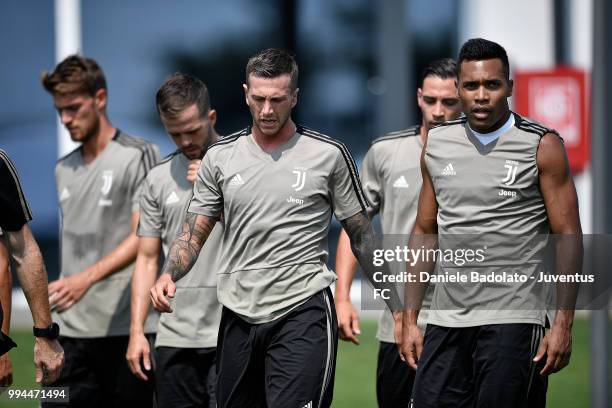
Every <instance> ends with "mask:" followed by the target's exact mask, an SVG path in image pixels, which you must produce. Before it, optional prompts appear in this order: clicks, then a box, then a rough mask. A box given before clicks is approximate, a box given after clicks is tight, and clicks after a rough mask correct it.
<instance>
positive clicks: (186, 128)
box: [126, 74, 221, 408]
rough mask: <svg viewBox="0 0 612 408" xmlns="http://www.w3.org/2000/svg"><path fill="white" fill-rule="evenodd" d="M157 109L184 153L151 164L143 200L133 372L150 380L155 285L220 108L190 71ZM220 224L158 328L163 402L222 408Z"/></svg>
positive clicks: (170, 84) (166, 90) (168, 86)
mask: <svg viewBox="0 0 612 408" xmlns="http://www.w3.org/2000/svg"><path fill="white" fill-rule="evenodd" d="M156 103H157V111H158V113H159V117H160V119H161V121H162V123H163V124H164V127H165V128H166V132H167V133H168V134H169V135H170V137H171V138H172V140H173V141H174V143H175V144H176V146H177V147H178V150H176V151H175V152H174V153H172V154H171V155H170V156H168V157H167V158H166V159H164V160H163V161H162V162H161V163H160V164H158V165H157V166H156V167H154V168H153V169H151V171H150V172H149V174H148V175H147V178H146V179H145V184H144V188H143V193H142V197H141V199H140V203H141V204H140V225H139V227H138V235H139V237H140V238H139V243H138V257H137V259H136V268H135V270H134V278H133V281H132V310H131V311H132V320H131V326H130V344H129V347H128V351H127V356H126V357H127V359H128V363H129V364H130V368H131V370H132V372H133V373H134V374H135V375H136V376H138V378H141V379H142V380H145V381H146V380H147V379H148V377H147V375H146V373H145V372H144V371H143V369H142V365H141V361H142V363H143V365H144V368H145V370H150V369H151V357H150V348H149V342H148V340H147V338H146V337H145V333H144V325H145V318H146V316H147V312H148V310H149V303H150V300H149V290H150V289H151V287H152V286H153V285H154V284H155V279H156V278H157V272H158V269H159V268H158V259H159V255H160V252H161V250H162V246H163V249H164V253H166V254H167V251H168V247H169V245H170V244H171V243H172V240H173V239H174V238H176V236H177V235H178V234H179V232H180V231H181V228H182V226H183V220H184V218H185V213H186V211H187V206H188V205H189V201H190V199H191V196H192V194H193V182H194V181H195V179H196V173H197V170H198V168H199V165H200V161H201V160H202V157H204V154H205V153H206V150H207V149H208V147H209V146H210V145H211V144H212V143H214V142H216V141H217V140H218V139H219V135H217V133H216V132H215V129H214V125H215V121H216V119H217V113H216V112H215V110H214V109H211V107H210V97H209V94H208V89H207V88H206V85H204V83H202V81H200V80H199V79H197V78H194V77H192V76H189V75H185V74H174V75H172V76H170V77H169V78H168V79H167V80H166V81H165V82H164V83H163V84H162V86H161V87H160V88H159V90H158V91H157V97H156ZM220 237H221V224H220V223H219V224H217V225H216V226H215V229H214V231H213V233H212V234H211V236H210V237H209V238H208V240H207V241H206V245H205V246H204V248H203V251H202V252H200V256H199V257H198V260H197V262H196V263H195V265H194V266H193V269H194V270H195V271H194V273H191V274H188V275H187V276H186V277H185V278H184V279H182V280H180V281H179V282H178V284H177V292H176V298H175V302H174V305H173V308H174V312H173V313H171V314H168V313H164V314H163V315H162V316H161V318H160V320H159V324H158V327H157V337H156V342H155V345H156V353H155V364H156V366H155V383H156V390H157V403H158V405H159V406H160V407H186V406H190V407H211V408H214V407H215V406H216V400H215V386H216V373H215V361H216V346H217V332H218V331H219V320H220V319H221V306H220V304H219V302H218V301H217V292H216V291H217V272H218V270H217V266H216V265H215V261H216V260H217V254H218V252H219V248H218V246H219V244H220Z"/></svg>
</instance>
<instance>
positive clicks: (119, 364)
mask: <svg viewBox="0 0 612 408" xmlns="http://www.w3.org/2000/svg"><path fill="white" fill-rule="evenodd" d="M128 340H129V337H128V336H113V337H100V338H92V339H83V338H73V337H65V336H60V338H59V342H60V344H61V345H62V347H63V348H64V358H65V362H64V367H63V368H62V372H61V374H60V377H59V379H58V380H57V381H56V382H55V383H53V384H52V385H51V386H52V387H68V388H69V389H68V392H69V400H70V402H69V403H68V404H63V405H62V404H56V403H43V404H42V406H43V407H50V408H51V407H53V408H55V407H62V406H64V407H85V408H97V407H100V408H102V407H104V408H108V407H130V408H135V407H138V408H140V407H142V408H144V407H147V408H150V407H151V406H153V379H152V378H151V376H150V375H149V374H151V373H147V376H148V377H149V381H146V382H145V381H142V380H139V379H138V378H136V376H134V374H132V372H131V371H130V369H129V367H128V364H127V361H126V359H125V352H126V351H127V346H128Z"/></svg>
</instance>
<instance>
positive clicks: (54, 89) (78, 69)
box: [41, 55, 107, 96]
mask: <svg viewBox="0 0 612 408" xmlns="http://www.w3.org/2000/svg"><path fill="white" fill-rule="evenodd" d="M41 81H42V84H43V87H44V88H45V89H46V90H47V91H48V92H49V93H51V94H53V95H55V94H64V95H65V94H87V95H90V96H94V95H95V94H96V92H97V91H98V90H100V89H107V88H106V78H105V77H104V72H102V68H100V66H99V65H98V63H97V62H96V61H95V60H93V59H91V58H85V57H83V56H80V55H70V56H68V57H66V58H65V59H64V60H63V61H62V62H60V63H59V64H57V66H56V67H55V70H54V71H53V72H44V73H43V74H42V78H41Z"/></svg>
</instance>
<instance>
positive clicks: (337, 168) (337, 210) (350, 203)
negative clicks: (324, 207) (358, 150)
mask: <svg viewBox="0 0 612 408" xmlns="http://www.w3.org/2000/svg"><path fill="white" fill-rule="evenodd" d="M329 189H330V193H331V199H332V200H331V201H332V206H333V209H334V214H335V215H336V218H337V219H338V221H342V220H344V219H346V218H348V217H351V216H353V215H355V214H357V213H359V212H361V211H365V210H366V207H365V197H364V194H363V190H362V188H361V182H360V181H359V174H358V173H357V169H356V167H355V163H354V162H353V159H352V157H350V156H349V155H348V153H347V155H346V156H345V155H344V154H342V152H341V151H338V155H337V156H336V162H335V164H334V168H333V170H332V172H331V175H330V180H329Z"/></svg>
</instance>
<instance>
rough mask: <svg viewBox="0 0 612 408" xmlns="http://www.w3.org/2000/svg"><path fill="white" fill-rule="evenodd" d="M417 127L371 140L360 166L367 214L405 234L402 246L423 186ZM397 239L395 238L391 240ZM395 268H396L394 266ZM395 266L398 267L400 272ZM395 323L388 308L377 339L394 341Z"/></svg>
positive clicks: (384, 226) (389, 230) (393, 231)
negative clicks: (367, 202) (368, 203)
mask: <svg viewBox="0 0 612 408" xmlns="http://www.w3.org/2000/svg"><path fill="white" fill-rule="evenodd" d="M420 129H421V127H420V126H412V127H409V128H407V129H404V130H400V131H397V132H391V133H388V134H386V135H385V136H382V137H379V138H378V139H375V140H374V141H373V142H372V145H371V147H370V149H369V150H368V152H367V153H366V155H365V157H364V159H363V163H362V166H361V183H362V185H363V190H364V192H365V194H366V197H367V198H368V201H369V202H370V204H371V206H370V207H369V208H368V214H369V215H370V217H373V216H374V215H376V214H379V215H380V220H381V226H382V233H383V234H385V235H388V234H394V235H395V234H396V235H402V236H405V237H406V241H405V242H401V244H402V245H407V244H408V240H407V238H408V236H409V235H410V232H411V231H412V227H413V226H414V222H415V220H416V214H417V208H418V202H419V193H420V192H421V186H422V185H423V178H422V177H421V165H420V162H421V151H422V149H423V143H422V142H421V137H420ZM392 241H394V243H395V241H397V239H392ZM389 265H390V267H391V268H392V272H393V273H394V274H396V273H399V272H401V271H405V270H406V269H405V268H406V265H405V264H401V263H399V262H392V263H390V264H389ZM394 268H395V269H394ZM397 268H401V271H400V270H399V269H397ZM426 315H427V304H426V302H424V305H423V310H422V311H421V313H420V314H419V325H420V326H421V327H424V325H425V319H426V317H427V316H426ZM394 327H395V322H394V320H393V316H392V315H391V312H390V311H389V309H388V308H385V310H384V311H383V312H382V313H381V315H380V319H379V321H378V333H377V337H378V339H379V340H381V341H384V342H388V343H395V337H394V334H393V330H394Z"/></svg>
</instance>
